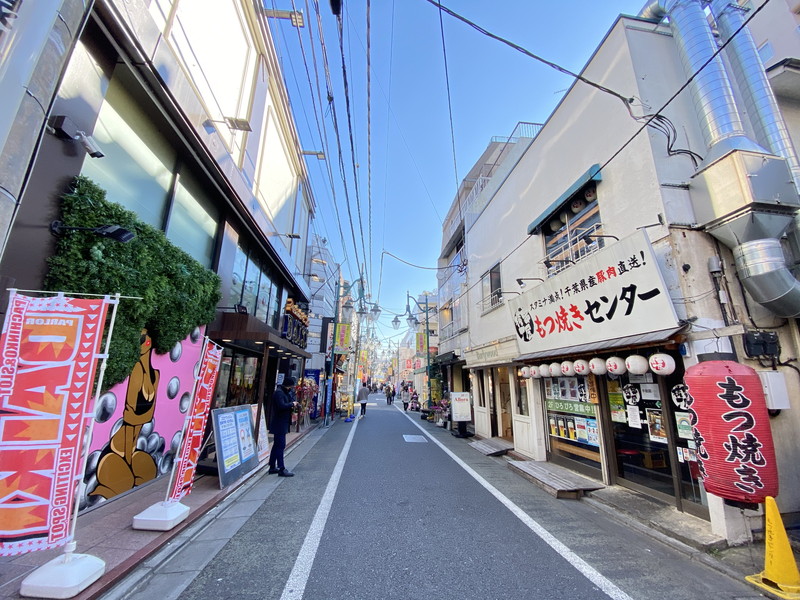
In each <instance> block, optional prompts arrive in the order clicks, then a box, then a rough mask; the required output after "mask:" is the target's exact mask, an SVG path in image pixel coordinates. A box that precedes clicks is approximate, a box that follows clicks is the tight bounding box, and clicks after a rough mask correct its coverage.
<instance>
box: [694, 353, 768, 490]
mask: <svg viewBox="0 0 800 600" xmlns="http://www.w3.org/2000/svg"><path fill="white" fill-rule="evenodd" d="M684 381H685V382H686V385H687V387H688V388H689V400H688V405H689V412H690V414H691V422H692V432H693V434H694V442H695V444H696V451H697V458H698V461H699V467H700V473H701V475H702V476H703V479H704V484H705V488H706V490H707V491H708V492H710V493H712V494H715V495H717V496H720V497H721V498H727V499H729V500H737V501H740V502H750V503H760V502H764V500H765V499H766V497H767V496H773V497H775V496H777V495H778V467H777V465H776V463H775V446H774V444H773V441H772V430H771V429H770V425H769V415H768V414H767V403H766V400H765V398H764V390H763V388H762V387H761V380H760V379H759V377H758V374H757V373H756V372H755V371H754V370H753V369H752V368H750V367H748V366H747V365H742V364H739V363H737V362H733V361H726V360H713V361H708V362H701V363H699V364H697V365H694V366H692V367H689V368H688V369H687V370H686V375H685V377H684Z"/></svg>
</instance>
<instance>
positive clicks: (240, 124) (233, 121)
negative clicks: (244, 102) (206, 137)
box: [203, 117, 253, 133]
mask: <svg viewBox="0 0 800 600" xmlns="http://www.w3.org/2000/svg"><path fill="white" fill-rule="evenodd" d="M213 123H225V125H227V126H228V129H233V130H234V131H253V128H252V127H251V126H250V121H248V120H247V119H240V118H238V117H222V119H221V120H217V119H206V120H205V121H203V127H204V128H205V129H206V131H208V132H209V133H210V132H211V131H216V129H217V128H216V127H214V125H213Z"/></svg>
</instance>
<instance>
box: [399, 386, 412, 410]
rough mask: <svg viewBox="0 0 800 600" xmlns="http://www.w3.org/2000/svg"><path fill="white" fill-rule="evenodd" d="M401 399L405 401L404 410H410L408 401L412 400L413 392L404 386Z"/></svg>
mask: <svg viewBox="0 0 800 600" xmlns="http://www.w3.org/2000/svg"><path fill="white" fill-rule="evenodd" d="M400 400H402V401H403V412H406V411H408V403H409V402H410V401H411V394H409V393H408V388H407V387H405V386H403V391H402V392H400Z"/></svg>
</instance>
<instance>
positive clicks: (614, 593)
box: [406, 414, 633, 600]
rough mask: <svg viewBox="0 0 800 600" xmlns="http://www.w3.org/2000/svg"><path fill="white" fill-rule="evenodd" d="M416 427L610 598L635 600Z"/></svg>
mask: <svg viewBox="0 0 800 600" xmlns="http://www.w3.org/2000/svg"><path fill="white" fill-rule="evenodd" d="M406 417H407V418H408V420H409V421H411V422H412V423H414V421H413V420H412V419H411V417H410V416H409V415H408V414H406ZM414 425H415V426H416V427H417V429H419V430H420V431H421V432H422V433H424V434H425V435H426V436H428V438H429V439H430V440H431V441H432V442H433V443H434V444H436V445H437V446H439V448H441V449H442V450H443V451H444V453H445V454H447V455H448V456H449V457H450V458H452V459H453V460H454V461H455V462H456V464H458V465H459V466H460V467H461V468H462V469H464V470H465V471H466V472H467V473H469V474H470V475H471V476H472V478H473V479H474V480H475V481H477V482H478V483H479V484H481V485H482V486H483V487H484V488H486V490H487V491H488V492H489V493H490V494H491V495H492V496H494V497H495V498H497V499H498V500H499V501H500V502H501V503H502V504H503V506H505V507H506V508H507V509H508V510H510V511H511V513H512V514H513V515H514V516H515V517H517V518H518V519H519V520H520V521H522V522H523V523H524V524H525V525H526V526H527V527H528V529H530V530H531V531H532V532H533V533H535V534H536V535H538V536H539V537H540V538H541V539H542V540H543V541H544V542H545V543H546V544H547V545H548V546H550V547H551V548H552V549H553V550H555V551H556V552H558V554H560V555H561V556H562V557H563V558H564V560H566V561H567V562H568V563H569V564H571V565H572V566H573V567H575V568H576V569H577V570H578V571H580V572H581V573H582V574H583V576H584V577H586V578H587V579H588V580H589V581H591V582H592V583H593V584H595V585H596V586H597V587H599V588H600V589H601V590H603V591H604V592H605V593H606V595H607V596H608V597H609V598H612V600H633V599H632V598H631V597H630V596H628V594H626V593H625V592H623V591H622V590H621V589H619V588H618V587H617V586H616V585H614V584H613V583H612V582H611V581H609V580H608V579H606V578H605V577H604V576H603V575H601V574H600V572H599V571H597V570H596V569H595V568H594V567H592V566H591V565H590V564H589V563H587V562H586V561H585V560H583V559H582V558H581V557H580V556H578V555H577V554H575V553H574V552H573V551H572V550H570V549H569V548H568V547H567V546H566V545H565V544H563V543H562V542H560V541H559V540H557V539H556V538H555V536H553V534H551V533H550V532H549V531H547V530H546V529H545V528H544V527H542V526H541V525H539V523H537V522H536V521H535V520H534V519H532V518H531V517H530V516H529V515H528V513H526V512H525V511H524V510H522V509H521V508H520V507H519V506H517V505H516V504H514V503H513V502H512V501H511V500H510V499H509V498H507V497H506V496H504V495H503V494H502V493H501V492H500V490H498V489H497V488H496V487H494V486H493V485H492V484H491V483H489V482H488V481H486V480H485V479H484V478H483V477H481V476H480V475H479V474H478V473H477V472H476V471H475V470H474V469H473V468H472V467H470V466H469V465H468V464H467V463H465V462H464V461H463V460H461V459H460V458H459V457H458V456H456V455H455V454H453V453H452V452H451V451H450V450H449V449H448V448H447V447H446V446H445V445H444V444H442V443H441V442H440V441H439V440H437V439H436V438H435V437H433V436H432V435H431V434H430V433H428V431H426V430H425V429H423V428H422V426H421V425H419V424H418V423H414Z"/></svg>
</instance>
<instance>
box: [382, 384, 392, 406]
mask: <svg viewBox="0 0 800 600" xmlns="http://www.w3.org/2000/svg"><path fill="white" fill-rule="evenodd" d="M383 391H384V393H385V394H386V404H391V403H392V388H391V387H390V386H388V385H387V386H386V387H385V388H384V389H383Z"/></svg>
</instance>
